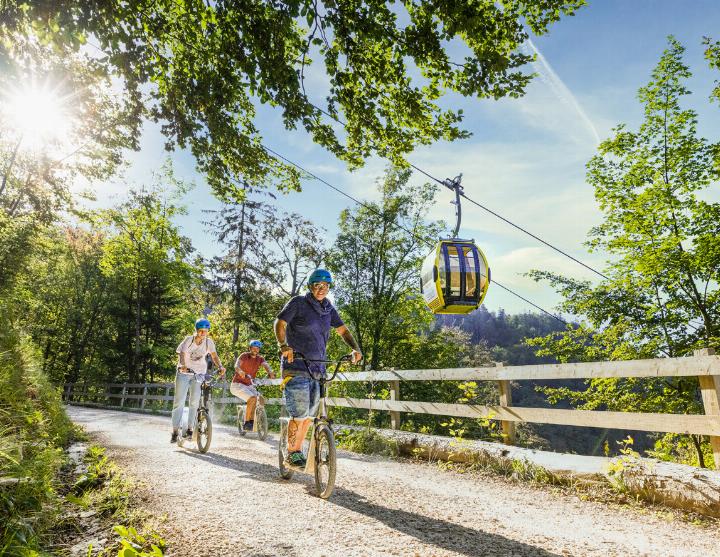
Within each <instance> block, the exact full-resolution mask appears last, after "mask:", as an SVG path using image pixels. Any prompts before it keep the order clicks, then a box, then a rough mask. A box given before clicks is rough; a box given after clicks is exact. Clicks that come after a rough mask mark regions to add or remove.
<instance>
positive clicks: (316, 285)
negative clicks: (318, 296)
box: [310, 282, 330, 290]
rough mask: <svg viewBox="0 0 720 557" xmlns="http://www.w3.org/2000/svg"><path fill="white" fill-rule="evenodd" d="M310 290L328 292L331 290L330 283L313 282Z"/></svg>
mask: <svg viewBox="0 0 720 557" xmlns="http://www.w3.org/2000/svg"><path fill="white" fill-rule="evenodd" d="M310 288H312V289H313V290H328V289H329V288H330V283H328V282H313V283H312V284H311V285H310Z"/></svg>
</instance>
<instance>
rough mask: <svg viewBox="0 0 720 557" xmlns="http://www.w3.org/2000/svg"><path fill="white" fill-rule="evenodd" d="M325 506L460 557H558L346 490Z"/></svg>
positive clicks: (520, 543)
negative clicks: (352, 512) (372, 521)
mask: <svg viewBox="0 0 720 557" xmlns="http://www.w3.org/2000/svg"><path fill="white" fill-rule="evenodd" d="M328 502H329V503H332V504H334V505H338V506H340V507H344V508H346V509H348V510H351V511H354V512H356V513H360V514H363V515H365V516H368V517H370V518H373V519H375V520H377V521H379V522H382V523H383V524H385V525H386V526H388V527H390V528H392V529H393V530H397V531H398V532H402V533H403V534H406V535H408V536H412V537H413V538H416V539H417V540H419V541H421V542H423V543H426V544H429V545H433V546H435V547H437V548H439V549H444V550H447V551H454V552H456V553H461V554H463V555H469V556H477V555H522V556H523V557H529V556H533V557H557V556H559V554H558V553H551V552H549V551H546V550H545V549H542V548H539V547H535V546H533V545H529V544H526V543H523V542H518V541H514V540H511V539H508V538H506V537H504V536H501V535H499V534H492V533H490V532H483V531H482V530H475V529H473V528H468V527H466V526H462V525H460V524H455V523H453V522H448V521H447V520H442V519H439V518H431V517H428V516H424V515H421V514H417V513H413V512H408V511H404V510H402V509H391V508H388V507H383V506H381V505H377V504H375V503H372V502H370V501H367V500H366V499H364V498H363V497H362V496H360V495H359V494H358V493H355V492H354V491H350V490H348V489H343V488H336V489H335V493H333V495H332V497H330V499H328Z"/></svg>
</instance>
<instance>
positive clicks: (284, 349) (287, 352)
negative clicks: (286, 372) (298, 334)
mask: <svg viewBox="0 0 720 557" xmlns="http://www.w3.org/2000/svg"><path fill="white" fill-rule="evenodd" d="M280 355H281V356H282V357H283V358H285V360H287V363H289V364H291V363H292V361H293V358H294V354H293V349H292V347H290V346H288V345H287V344H283V345H282V346H281V347H280Z"/></svg>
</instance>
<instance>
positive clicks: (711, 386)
mask: <svg viewBox="0 0 720 557" xmlns="http://www.w3.org/2000/svg"><path fill="white" fill-rule="evenodd" d="M714 354H715V350H713V349H712V348H702V349H701V350H695V351H694V352H693V355H694V356H712V355H714ZM698 381H699V382H700V393H701V394H702V399H703V405H704V406H705V415H706V416H717V417H718V420H720V375H700V376H699V377H698ZM710 446H711V447H712V452H713V457H714V459H715V470H720V437H716V436H713V435H711V436H710Z"/></svg>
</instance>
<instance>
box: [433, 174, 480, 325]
mask: <svg viewBox="0 0 720 557" xmlns="http://www.w3.org/2000/svg"><path fill="white" fill-rule="evenodd" d="M461 180H462V174H460V175H459V176H457V177H455V178H453V179H450V178H447V179H445V180H443V182H442V185H443V186H445V187H446V188H448V189H449V190H451V191H453V192H454V193H455V201H451V203H452V204H453V205H455V216H456V217H457V221H456V223H455V230H454V231H453V235H452V237H451V238H447V239H440V241H439V242H438V243H437V244H436V245H435V248H434V249H433V250H432V251H431V252H430V253H429V254H428V255H427V257H426V258H425V260H424V261H423V264H422V271H421V275H420V285H421V290H422V293H423V299H424V300H425V303H426V304H427V306H428V307H429V308H430V310H431V311H432V312H433V313H441V314H465V313H470V312H471V311H473V310H475V309H477V308H479V307H480V304H482V302H483V300H484V299H485V294H487V291H488V288H489V286H490V267H489V266H488V262H487V259H486V258H485V254H484V253H483V252H482V251H481V250H480V249H479V248H478V247H477V246H476V245H475V241H474V240H463V239H461V238H459V237H458V234H459V233H460V222H461V220H462V205H461V202H460V198H461V197H462V196H463V186H462V184H461Z"/></svg>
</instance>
